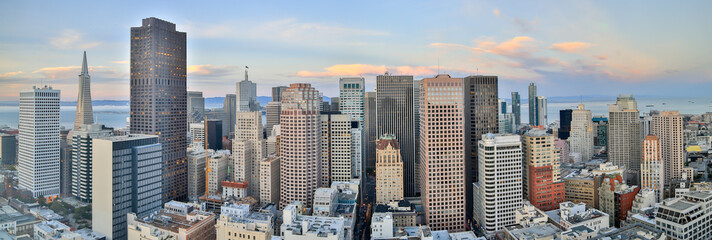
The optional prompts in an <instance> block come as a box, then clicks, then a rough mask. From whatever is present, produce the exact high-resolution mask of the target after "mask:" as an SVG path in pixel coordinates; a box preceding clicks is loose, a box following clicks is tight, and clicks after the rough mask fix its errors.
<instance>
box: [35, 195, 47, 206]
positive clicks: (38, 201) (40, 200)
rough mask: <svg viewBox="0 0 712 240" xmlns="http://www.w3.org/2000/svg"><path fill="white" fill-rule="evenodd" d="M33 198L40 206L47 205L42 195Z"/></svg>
mask: <svg viewBox="0 0 712 240" xmlns="http://www.w3.org/2000/svg"><path fill="white" fill-rule="evenodd" d="M35 200H36V201H37V203H39V204H40V206H43V207H46V206H47V202H46V201H45V198H44V196H39V197H37V198H36V199H35Z"/></svg>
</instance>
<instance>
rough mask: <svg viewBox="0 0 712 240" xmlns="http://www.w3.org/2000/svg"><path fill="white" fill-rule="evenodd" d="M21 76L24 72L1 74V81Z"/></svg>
mask: <svg viewBox="0 0 712 240" xmlns="http://www.w3.org/2000/svg"><path fill="white" fill-rule="evenodd" d="M19 74H22V71H17V72H6V73H0V79H3V78H9V77H12V76H15V75H19Z"/></svg>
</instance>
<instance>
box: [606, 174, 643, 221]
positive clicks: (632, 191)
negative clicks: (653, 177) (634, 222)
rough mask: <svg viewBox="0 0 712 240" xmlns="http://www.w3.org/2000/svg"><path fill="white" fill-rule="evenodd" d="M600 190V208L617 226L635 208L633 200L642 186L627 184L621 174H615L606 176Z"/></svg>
mask: <svg viewBox="0 0 712 240" xmlns="http://www.w3.org/2000/svg"><path fill="white" fill-rule="evenodd" d="M598 191H599V192H598V196H599V200H598V204H599V207H600V208H599V209H600V210H601V211H602V212H605V213H606V214H608V215H609V216H610V222H612V223H613V225H614V226H615V227H620V226H621V222H624V221H625V220H626V219H627V217H628V211H630V209H631V208H633V200H634V199H635V195H636V194H638V192H639V191H640V188H639V187H638V186H629V185H628V184H625V183H624V182H623V177H622V176H621V175H615V176H607V177H605V178H604V179H603V182H602V183H601V187H599V188H598Z"/></svg>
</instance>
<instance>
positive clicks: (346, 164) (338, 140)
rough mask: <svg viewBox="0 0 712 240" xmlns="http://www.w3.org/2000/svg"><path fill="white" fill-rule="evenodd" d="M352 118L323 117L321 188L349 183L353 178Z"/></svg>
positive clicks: (336, 115) (343, 115) (340, 115)
mask: <svg viewBox="0 0 712 240" xmlns="http://www.w3.org/2000/svg"><path fill="white" fill-rule="evenodd" d="M352 149H353V147H352V139H351V116H349V115H346V114H322V115H321V186H322V187H329V186H330V185H331V182H342V181H349V180H351V178H352V177H353V172H352V168H353V165H352V163H351V160H352V159H351V158H352V154H351V150H352Z"/></svg>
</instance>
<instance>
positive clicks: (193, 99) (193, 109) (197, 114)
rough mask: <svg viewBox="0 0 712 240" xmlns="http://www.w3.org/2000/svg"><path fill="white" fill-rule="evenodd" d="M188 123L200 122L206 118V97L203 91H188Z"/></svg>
mask: <svg viewBox="0 0 712 240" xmlns="http://www.w3.org/2000/svg"><path fill="white" fill-rule="evenodd" d="M186 99H187V108H188V112H187V114H188V123H200V122H201V121H203V120H204V119H205V98H204V97H203V92H199V91H188V93H187V97H186Z"/></svg>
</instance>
